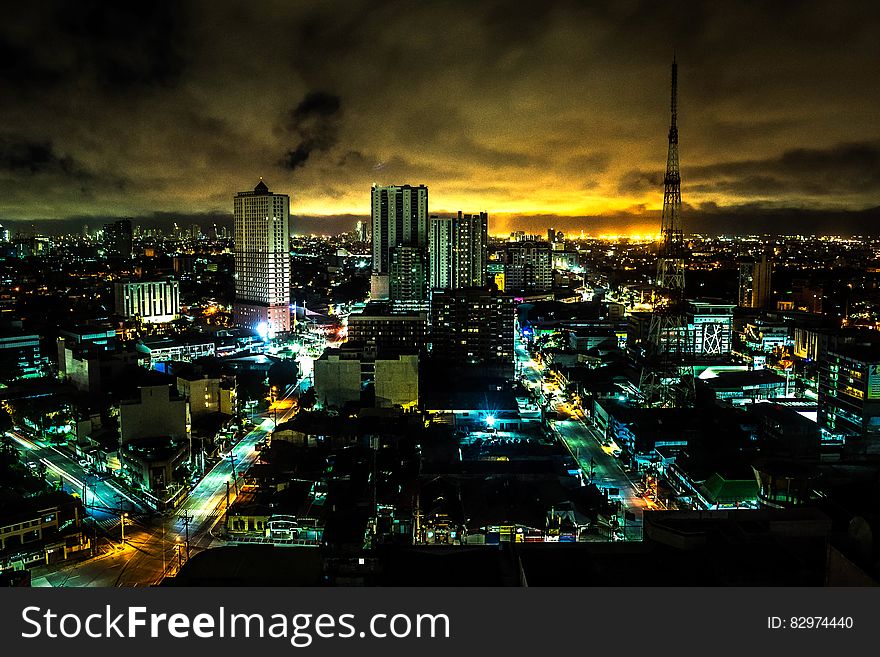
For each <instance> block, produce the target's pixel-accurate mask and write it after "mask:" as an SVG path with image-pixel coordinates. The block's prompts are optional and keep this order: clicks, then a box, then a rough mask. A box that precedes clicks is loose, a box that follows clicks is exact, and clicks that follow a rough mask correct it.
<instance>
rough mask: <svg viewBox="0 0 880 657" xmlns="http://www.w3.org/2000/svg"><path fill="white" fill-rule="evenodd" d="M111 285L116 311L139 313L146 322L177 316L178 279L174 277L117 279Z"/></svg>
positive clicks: (171, 319)
mask: <svg viewBox="0 0 880 657" xmlns="http://www.w3.org/2000/svg"><path fill="white" fill-rule="evenodd" d="M113 287H114V292H115V297H116V314H117V315H122V316H123V317H126V318H128V319H133V318H135V317H139V318H140V319H141V320H142V321H144V322H146V323H148V324H160V323H164V322H172V321H174V320H175V319H177V318H178V317H180V283H178V282H177V281H176V280H163V281H118V282H116V283H114V286H113Z"/></svg>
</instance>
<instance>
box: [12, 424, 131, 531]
mask: <svg viewBox="0 0 880 657" xmlns="http://www.w3.org/2000/svg"><path fill="white" fill-rule="evenodd" d="M8 435H9V436H10V437H11V438H12V439H13V441H14V442H15V444H16V446H17V447H18V450H19V453H21V455H22V457H23V459H24V460H25V461H32V462H39V463H42V464H43V465H44V466H45V467H46V479H47V480H48V481H50V482H52V483H56V484H57V483H60V484H61V485H62V486H63V488H64V490H65V491H67V492H69V493H75V494H77V495H79V496H80V498H81V499H82V500H83V505H84V506H86V508H87V509H88V511H89V513H90V514H91V515H92V516H93V517H94V518H95V520H98V521H102V520H106V519H108V518H118V517H119V513H120V511H121V512H129V513H131V514H133V515H134V514H140V513H145V512H147V511H148V509H147V507H146V506H145V505H144V504H143V503H142V502H140V501H139V500H137V498H135V497H133V496H131V495H129V494H128V493H126V492H125V491H124V490H123V489H122V488H121V487H120V486H118V485H117V484H116V483H115V482H114V481H113V480H112V479H110V478H106V479H99V478H98V477H97V476H96V475H95V474H94V473H92V472H89V471H87V470H86V468H84V467H82V466H81V465H80V464H79V463H78V462H77V461H76V460H75V459H74V457H73V456H72V455H71V454H70V453H69V452H65V451H63V450H61V449H59V448H57V447H54V446H52V445H43V444H40V443H37V442H35V441H33V440H31V439H29V438H26V437H25V436H23V435H22V434H21V433H19V432H16V431H10V432H8Z"/></svg>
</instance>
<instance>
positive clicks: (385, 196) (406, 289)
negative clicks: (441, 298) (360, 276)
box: [370, 185, 428, 304]
mask: <svg viewBox="0 0 880 657" xmlns="http://www.w3.org/2000/svg"><path fill="white" fill-rule="evenodd" d="M371 206H372V236H373V272H372V278H371V281H370V294H371V296H372V297H373V298H374V299H391V301H394V302H403V303H408V304H409V303H413V302H424V301H426V300H427V298H428V270H427V249H428V188H427V187H426V186H425V185H419V186H418V187H413V186H411V185H391V186H387V187H382V186H379V185H373V188H372V192H371ZM399 248H401V249H403V250H402V251H401V252H400V253H398V254H397V255H396V256H394V252H395V250H396V249H399ZM413 262H416V263H425V264H424V266H416V267H411V268H410V269H407V268H406V267H405V266H403V265H404V264H405V263H413ZM392 264H394V266H392ZM392 269H393V270H394V271H393V272H392ZM392 273H393V276H394V277H395V280H392ZM394 295H397V298H395V296H394ZM401 295H403V296H402V297H401Z"/></svg>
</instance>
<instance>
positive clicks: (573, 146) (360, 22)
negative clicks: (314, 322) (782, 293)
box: [0, 0, 880, 234]
mask: <svg viewBox="0 0 880 657" xmlns="http://www.w3.org/2000/svg"><path fill="white" fill-rule="evenodd" d="M594 4H595V5H599V6H598V7H597V6H589V7H588V6H585V5H594ZM602 5H604V7H603V6H602ZM22 7H23V8H19V11H18V12H17V13H16V15H15V16H12V15H10V16H9V17H7V18H6V19H5V20H4V21H3V22H2V23H0V87H2V89H3V93H2V96H3V99H4V100H3V102H2V104H0V222H3V223H13V222H14V221H15V220H27V221H40V220H44V219H52V220H56V221H58V220H63V219H70V218H82V217H89V218H90V219H89V221H92V222H94V224H95V225H98V224H99V223H100V221H101V220H103V219H104V218H115V217H122V216H126V217H133V218H135V219H141V218H150V217H153V218H156V217H158V218H160V219H163V220H164V219H168V218H172V217H173V218H177V219H178V220H180V221H183V222H188V221H190V220H195V221H201V222H202V223H204V222H207V221H211V220H213V219H214V218H216V217H221V218H228V217H229V216H231V211H232V196H233V195H234V194H235V192H237V191H240V190H244V189H250V188H252V187H253V186H254V185H255V184H256V182H257V181H258V180H259V177H260V176H262V177H263V178H264V179H265V181H266V183H267V184H268V185H269V187H270V188H271V189H272V190H273V191H278V192H284V193H288V194H290V195H291V206H292V207H291V212H292V215H293V226H294V230H295V231H299V232H308V231H315V232H336V231H337V230H343V229H347V228H349V227H350V224H351V217H352V216H361V215H366V214H368V213H369V196H370V194H369V187H370V184H371V183H373V182H378V183H380V184H405V183H410V184H420V183H423V184H427V185H428V186H429V188H430V194H431V196H430V206H431V211H432V212H444V211H455V210H459V209H461V210H464V211H465V212H473V211H480V210H485V211H488V212H489V213H490V217H492V223H491V230H492V232H494V233H501V232H504V231H508V230H511V229H513V228H524V229H531V228H533V229H535V230H541V229H543V227H545V226H547V225H554V226H556V227H557V228H561V229H564V230H569V231H580V230H581V229H583V230H585V231H587V232H593V233H596V234H598V233H620V232H630V231H635V232H643V233H656V232H658V226H659V219H658V216H659V208H660V205H661V203H662V191H663V189H662V180H663V171H664V167H665V161H666V136H667V129H668V123H669V74H670V73H669V67H670V63H671V60H672V56H673V53H675V54H676V57H677V60H678V64H679V130H680V153H681V171H682V196H683V199H684V202H685V203H686V205H687V208H686V209H687V212H686V214H685V228H686V230H694V231H716V230H730V229H732V228H737V229H741V230H762V231H767V232H774V231H782V232H813V231H817V230H819V231H831V232H835V231H837V232H844V233H845V232H847V231H849V232H852V231H856V232H859V231H867V230H871V229H872V228H873V229H874V230H875V232H876V231H877V227H880V211H878V210H877V206H878V205H880V120H878V118H880V37H878V35H880V29H878V28H880V4H878V3H874V2H865V3H860V4H857V3H843V4H842V5H839V4H838V3H833V2H816V3H810V2H803V3H801V2H693V1H692V2H681V3H676V2H657V1H656V0H646V1H643V2H638V1H632V2H626V1H624V2H608V3H592V2H591V3H586V2H570V3H566V2H543V1H542V2H537V1H536V2H529V3H524V2H475V1H473V0H472V1H470V2H462V3H453V2H418V3H416V2H406V3H405V2H379V1H377V0H368V1H364V2H356V1H351V2H310V3H306V2H293V1H290V0H288V1H285V2H257V1H254V0H252V1H251V2H223V3H216V2H213V3H212V2H205V3H199V2H174V3H171V2H142V3H129V2H126V3H121V2H120V3H102V2H93V1H82V0H80V1H77V2H55V3H53V2H35V3H27V4H24V5H22ZM318 217H320V218H318ZM66 223H67V222H58V223H57V224H56V225H62V224H66Z"/></svg>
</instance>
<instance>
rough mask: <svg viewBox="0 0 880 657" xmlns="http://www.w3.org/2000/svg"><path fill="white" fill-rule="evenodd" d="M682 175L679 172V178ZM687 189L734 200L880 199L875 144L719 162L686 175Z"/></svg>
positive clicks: (877, 145)
mask: <svg viewBox="0 0 880 657" xmlns="http://www.w3.org/2000/svg"><path fill="white" fill-rule="evenodd" d="M682 175H683V176H684V175H685V173H683V174H682ZM686 175H687V176H688V177H689V178H690V179H692V180H693V181H694V184H693V185H692V186H689V188H690V189H692V190H694V191H700V192H723V193H725V194H731V195H736V196H745V197H748V196H756V195H757V196H787V195H792V194H806V195H809V196H822V197H828V198H833V197H834V196H838V195H865V194H871V195H874V196H877V195H880V142H859V143H845V144H837V145H835V146H832V147H830V148H824V149H819V148H796V149H791V150H787V151H785V152H784V153H782V154H781V155H779V156H777V157H772V158H768V159H764V160H746V161H738V162H737V161H734V162H722V163H718V164H711V165H707V166H702V167H694V168H692V169H690V170H688V171H687V172H686Z"/></svg>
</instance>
